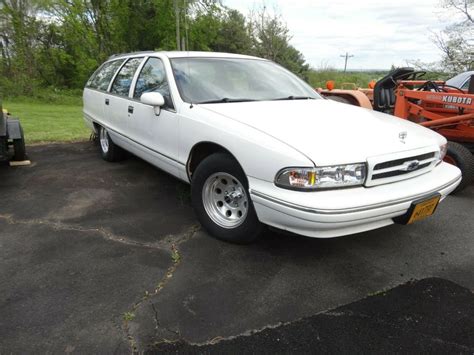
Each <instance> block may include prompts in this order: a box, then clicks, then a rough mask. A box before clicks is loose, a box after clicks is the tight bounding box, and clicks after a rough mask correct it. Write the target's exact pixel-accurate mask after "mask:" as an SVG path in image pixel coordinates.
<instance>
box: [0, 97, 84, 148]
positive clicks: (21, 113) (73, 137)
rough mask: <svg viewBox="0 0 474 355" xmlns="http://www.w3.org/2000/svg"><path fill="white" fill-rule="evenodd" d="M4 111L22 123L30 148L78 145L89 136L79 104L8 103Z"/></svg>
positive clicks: (7, 100) (13, 100)
mask: <svg viewBox="0 0 474 355" xmlns="http://www.w3.org/2000/svg"><path fill="white" fill-rule="evenodd" d="M3 108H4V109H7V110H8V112H10V114H11V115H12V116H13V117H18V118H19V119H20V122H21V125H22V127H23V131H24V132H25V139H26V143H27V144H31V143H49V142H75V141H81V140H86V139H88V138H89V136H90V130H89V129H88V128H86V126H85V124H84V121H83V119H82V106H81V104H80V100H76V101H75V102H74V103H71V102H67V104H58V103H47V102H41V101H38V100H32V101H26V100H25V99H24V98H18V99H6V100H5V101H4V102H3Z"/></svg>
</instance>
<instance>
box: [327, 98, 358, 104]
mask: <svg viewBox="0 0 474 355" xmlns="http://www.w3.org/2000/svg"><path fill="white" fill-rule="evenodd" d="M326 97H327V98H328V99H329V100H332V101H336V102H341V103H343V104H348V105H352V103H351V102H350V101H349V100H348V99H346V98H345V97H342V96H326Z"/></svg>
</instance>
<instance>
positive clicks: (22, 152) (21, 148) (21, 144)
mask: <svg viewBox="0 0 474 355" xmlns="http://www.w3.org/2000/svg"><path fill="white" fill-rule="evenodd" d="M20 134H21V138H18V139H14V140H13V160H15V161H23V160H26V148H25V136H24V135H23V128H22V127H21V126H20Z"/></svg>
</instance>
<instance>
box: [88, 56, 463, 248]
mask: <svg viewBox="0 0 474 355" xmlns="http://www.w3.org/2000/svg"><path fill="white" fill-rule="evenodd" d="M84 118H85V121H86V123H87V124H88V126H89V127H90V128H91V129H92V130H93V131H94V132H95V133H97V134H98V136H99V141H100V145H99V146H100V150H101V154H102V157H103V158H104V159H105V160H107V161H116V160H119V159H121V158H122V157H123V152H124V150H126V151H129V152H131V153H133V154H135V155H137V156H139V157H140V158H142V159H144V160H146V161H148V162H150V163H151V164H153V165H155V166H157V167H158V168H160V169H162V170H164V171H166V172H168V173H170V174H172V175H174V176H175V177H177V178H178V179H181V180H183V181H185V182H187V183H190V184H191V195H192V196H191V198H192V204H193V207H194V209H195V212H196V215H197V217H198V219H199V221H200V222H201V224H202V226H203V227H204V228H205V229H206V230H207V231H208V232H209V233H210V234H211V235H213V236H215V237H217V238H220V239H223V240H226V241H231V242H237V243H245V242H251V241H253V240H255V238H256V237H257V236H258V235H259V233H260V232H261V231H262V228H263V225H270V226H273V227H277V228H279V229H283V230H287V231H291V232H294V233H297V234H301V235H305V236H310V237H317V238H329V237H336V236H341V235H347V234H352V233H358V232H363V231H367V230H371V229H375V228H379V227H383V226H386V225H389V224H392V223H394V222H396V223H401V224H408V223H412V222H415V221H417V220H420V219H422V218H424V217H426V216H429V215H431V214H432V213H433V212H434V210H435V209H436V206H437V205H438V203H439V202H440V201H441V200H442V199H443V198H444V197H446V195H448V194H449V193H450V192H451V191H453V190H454V189H455V188H456V186H457V185H458V184H459V183H460V181H461V173H460V171H459V169H458V168H456V167H455V166H453V165H449V164H446V163H444V162H443V157H444V154H445V152H446V140H445V138H443V137H442V136H440V135H438V134H437V133H434V132H433V131H431V130H428V129H426V128H423V127H421V126H419V125H416V124H414V123H411V122H407V121H406V120H401V119H399V118H396V117H392V116H389V115H386V114H382V113H378V112H375V111H369V110H366V109H363V108H359V107H355V106H350V105H344V104H340V103H337V102H333V101H330V100H326V99H324V98H322V97H321V96H319V95H318V94H317V93H316V92H315V91H314V90H313V89H312V88H311V87H310V86H308V85H307V84H306V83H305V82H304V81H302V80H301V79H299V78H298V77H296V76H295V75H293V74H292V73H290V72H289V71H287V70H285V69H283V68H282V67H280V66H279V65H277V64H275V63H273V62H271V61H268V60H264V59H260V58H255V57H250V56H243V55H235V54H225V53H200V52H141V53H131V54H124V55H117V56H113V57H111V58H109V60H107V61H106V62H105V63H104V64H103V65H102V66H101V67H100V68H99V69H98V70H97V71H96V72H95V73H94V74H93V75H92V77H91V78H90V79H89V81H88V82H87V84H86V87H85V89H84Z"/></svg>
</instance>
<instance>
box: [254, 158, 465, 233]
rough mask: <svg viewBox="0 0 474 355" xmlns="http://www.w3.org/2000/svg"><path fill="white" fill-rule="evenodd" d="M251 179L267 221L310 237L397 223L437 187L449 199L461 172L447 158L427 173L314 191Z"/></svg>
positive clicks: (259, 209)
mask: <svg viewBox="0 0 474 355" xmlns="http://www.w3.org/2000/svg"><path fill="white" fill-rule="evenodd" d="M248 179H249V186H250V196H251V198H252V201H253V204H254V207H255V210H256V212H257V216H258V218H259V220H260V221H261V222H262V223H265V224H268V225H270V226H274V227H277V228H280V229H283V230H287V231H290V232H293V233H297V234H301V235H305V236H309V237H315V238H332V237H338V236H342V235H347V234H354V233H359V232H364V231H367V230H372V229H376V228H380V227H383V226H387V225H389V224H392V223H394V222H393V218H395V217H398V216H401V215H403V214H405V213H406V212H407V211H408V209H409V208H410V206H411V204H412V202H413V201H415V200H419V199H420V198H423V197H426V196H429V195H431V194H433V193H436V192H438V193H440V194H441V200H443V199H444V198H445V197H446V196H447V195H448V194H449V193H450V192H452V191H453V190H454V189H455V188H456V187H457V186H458V185H459V183H460V182H461V172H460V170H459V169H458V168H456V167H455V166H453V165H450V164H446V163H441V164H440V165H438V166H437V167H435V168H434V169H433V170H431V171H430V172H428V173H426V174H423V175H420V176H417V177H414V178H411V179H407V180H403V181H398V182H394V183H390V184H385V185H378V186H374V187H357V188H347V189H338V190H327V191H313V192H300V191H291V190H285V189H281V188H278V187H276V186H275V185H274V184H273V183H270V182H267V181H263V180H259V179H255V178H252V177H248Z"/></svg>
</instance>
